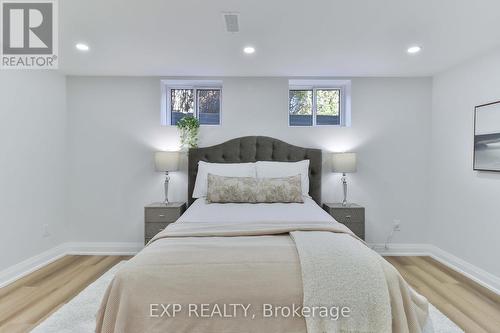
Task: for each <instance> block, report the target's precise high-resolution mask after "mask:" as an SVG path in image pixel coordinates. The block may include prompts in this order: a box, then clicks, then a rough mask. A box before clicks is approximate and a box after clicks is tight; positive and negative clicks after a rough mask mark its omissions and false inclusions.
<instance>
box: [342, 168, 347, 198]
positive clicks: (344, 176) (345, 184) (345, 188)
mask: <svg viewBox="0 0 500 333" xmlns="http://www.w3.org/2000/svg"><path fill="white" fill-rule="evenodd" d="M342 188H343V189H344V200H342V206H347V177H346V174H345V173H343V174H342Z"/></svg>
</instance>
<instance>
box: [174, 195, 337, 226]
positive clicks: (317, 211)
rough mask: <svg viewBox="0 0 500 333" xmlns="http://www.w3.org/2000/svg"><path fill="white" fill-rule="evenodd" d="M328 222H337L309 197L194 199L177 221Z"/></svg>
mask: <svg viewBox="0 0 500 333" xmlns="http://www.w3.org/2000/svg"><path fill="white" fill-rule="evenodd" d="M276 221H286V222H287V223H289V222H291V223H293V222H311V221H314V222H331V223H335V224H339V223H338V222H337V221H335V220H334V219H333V218H332V217H331V216H330V215H329V214H328V213H327V212H325V211H324V210H323V209H321V208H320V207H319V206H318V204H317V203H316V202H315V201H314V200H313V199H311V198H304V203H303V204H300V203H257V204H251V203H248V204H246V203H223V204H218V203H207V202H206V200H205V198H200V199H197V200H196V201H195V202H194V203H193V204H192V205H191V206H190V207H189V209H188V210H187V211H186V212H185V213H184V214H183V215H182V216H181V217H180V218H179V219H178V220H177V222H178V223H193V222H194V223H196V222H216V223H254V222H276Z"/></svg>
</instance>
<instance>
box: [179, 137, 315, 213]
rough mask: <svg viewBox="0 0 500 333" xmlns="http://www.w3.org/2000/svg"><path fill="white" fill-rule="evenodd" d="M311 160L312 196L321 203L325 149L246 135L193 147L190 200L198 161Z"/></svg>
mask: <svg viewBox="0 0 500 333" xmlns="http://www.w3.org/2000/svg"><path fill="white" fill-rule="evenodd" d="M301 160H310V162H309V195H310V196H311V197H312V198H313V199H314V201H316V202H317V203H318V204H319V205H321V165H322V159H321V149H311V148H302V147H297V146H293V145H291V144H288V143H286V142H283V141H280V140H278V139H274V138H270V137H267V136H245V137H241V138H236V139H232V140H229V141H226V142H224V143H221V144H218V145H215V146H211V147H205V148H192V149H189V162H188V164H189V166H188V168H189V170H188V201H189V204H191V203H192V202H193V201H194V199H193V198H192V196H193V190H194V182H195V180H196V174H197V173H198V161H205V162H211V163H246V162H256V161H278V162H296V161H301Z"/></svg>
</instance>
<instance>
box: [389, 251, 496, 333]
mask: <svg viewBox="0 0 500 333" xmlns="http://www.w3.org/2000/svg"><path fill="white" fill-rule="evenodd" d="M385 259H387V260H388V261H389V262H390V263H391V264H393V265H394V266H395V267H396V268H397V269H398V271H399V272H400V273H401V275H402V276H403V277H404V278H405V280H406V281H407V282H408V283H409V284H410V285H412V286H413V288H415V290H417V291H418V292H419V293H420V294H422V295H424V296H425V297H427V299H428V300H429V301H430V302H431V303H432V304H433V305H434V306H435V307H436V308H438V309H439V311H441V312H442V313H443V314H445V315H446V316H447V317H448V318H450V319H451V320H452V321H453V322H455V324H457V325H458V326H460V327H461V328H462V329H463V330H464V331H465V332H467V333H469V332H474V333H476V332H479V333H480V332H491V333H494V332H500V296H499V295H497V294H495V293H493V292H491V291H490V290H488V289H486V288H484V287H482V286H480V285H479V284H477V283H475V282H474V281H471V280H470V279H468V278H466V277H465V276H463V275H462V274H459V273H457V272H455V271H453V270H452V269H450V268H448V267H446V266H444V265H443V264H441V263H439V262H437V261H436V260H434V259H432V258H430V257H385Z"/></svg>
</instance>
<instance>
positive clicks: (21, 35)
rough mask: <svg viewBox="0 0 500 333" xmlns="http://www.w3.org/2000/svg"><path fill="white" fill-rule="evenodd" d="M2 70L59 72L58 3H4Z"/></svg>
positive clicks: (44, 0)
mask: <svg viewBox="0 0 500 333" xmlns="http://www.w3.org/2000/svg"><path fill="white" fill-rule="evenodd" d="M0 3H1V17H2V25H1V28H2V32H1V38H2V43H1V45H2V47H1V51H2V53H1V67H2V69H9V68H12V69H56V68H57V63H58V61H57V60H58V57H57V6H56V5H57V4H56V0H32V1H29V0H28V1H14V0H1V1H0Z"/></svg>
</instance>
